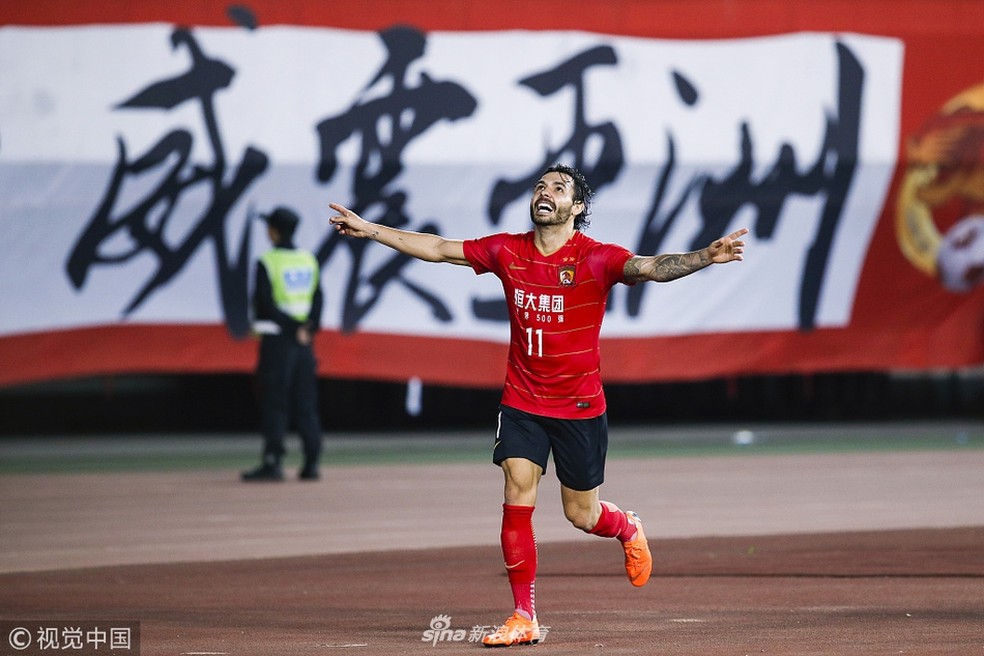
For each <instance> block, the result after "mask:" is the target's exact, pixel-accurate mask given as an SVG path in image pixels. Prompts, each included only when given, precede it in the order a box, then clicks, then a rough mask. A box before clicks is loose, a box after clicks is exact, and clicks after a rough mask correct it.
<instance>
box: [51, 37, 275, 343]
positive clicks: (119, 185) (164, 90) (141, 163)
mask: <svg viewBox="0 0 984 656" xmlns="http://www.w3.org/2000/svg"><path fill="white" fill-rule="evenodd" d="M171 43H172V46H173V47H174V48H175V49H177V48H179V47H183V48H184V49H186V50H187V51H188V53H189V54H190V56H191V66H190V68H189V69H188V70H187V72H185V73H183V74H181V75H178V76H176V77H172V78H169V79H165V80H162V81H159V82H155V83H153V84H150V85H149V86H147V87H146V88H144V89H143V90H141V91H140V92H138V93H137V94H135V95H134V96H132V97H131V98H129V99H127V100H125V101H123V102H122V103H120V104H119V105H118V106H117V109H119V110H137V109H153V110H172V109H175V108H177V107H179V106H182V105H184V104H186V103H197V104H198V106H199V108H200V110H201V116H202V120H203V122H204V126H205V131H206V134H207V135H208V144H209V146H210V147H211V156H212V160H211V161H210V162H196V161H193V160H192V149H193V145H194V136H193V134H192V132H191V131H190V130H187V129H174V130H172V131H170V132H168V133H167V134H165V135H164V136H163V137H161V138H160V140H159V141H157V142H156V143H155V144H153V145H152V146H150V148H148V150H147V151H146V152H145V153H143V154H142V155H140V156H138V157H135V158H134V159H132V160H131V159H130V156H129V154H128V152H127V146H126V142H125V141H124V140H123V139H122V138H118V139H117V150H118V158H117V163H116V166H115V168H114V171H113V174H112V177H111V180H110V182H109V187H108V188H107V190H106V192H105V194H104V195H103V198H102V201H101V202H100V204H99V206H98V208H97V209H96V211H95V214H93V216H92V217H91V218H90V220H89V222H88V224H87V225H86V227H85V229H84V231H83V232H82V234H81V236H80V237H79V239H78V241H77V243H76V244H75V246H74V248H73V249H72V252H71V254H70V256H69V258H68V262H67V264H66V269H67V273H68V277H69V279H70V280H71V282H72V284H73V285H74V286H75V288H76V289H81V288H82V287H83V286H84V285H85V282H86V278H87V276H88V275H89V273H90V272H91V270H92V269H93V268H94V267H97V266H118V265H120V264H122V263H125V262H128V261H130V260H133V259H134V258H137V257H138V256H142V255H145V254H148V253H149V254H151V255H152V256H153V257H154V258H155V261H156V264H157V266H156V270H155V271H154V273H153V275H152V276H151V277H150V278H149V279H148V280H146V281H145V282H144V283H143V285H142V287H141V288H140V289H139V290H138V292H137V293H136V295H135V296H134V297H133V298H132V299H131V300H130V302H129V303H128V304H127V305H126V308H125V309H124V310H123V315H124V316H127V315H129V314H130V313H132V312H133V311H134V310H136V309H137V308H139V307H140V306H141V304H143V303H144V302H145V301H146V300H147V299H148V298H149V297H150V296H151V295H152V294H154V292H156V291H158V290H160V289H161V288H163V287H165V286H166V285H167V284H168V283H169V282H170V281H171V280H172V279H173V278H174V277H175V276H176V275H177V274H178V273H179V272H180V271H181V270H182V268H183V267H184V266H185V264H186V263H187V262H188V261H189V260H190V259H191V257H192V256H193V255H194V254H195V253H196V252H197V251H198V249H199V248H200V247H201V246H202V244H204V243H206V242H211V244H212V246H213V253H214V256H215V259H216V269H217V271H218V285H219V290H220V296H221V303H222V310H223V315H224V318H225V321H226V324H227V327H228V329H229V331H230V333H232V334H233V335H235V336H244V335H246V334H247V332H248V327H249V322H248V289H247V287H248V280H249V278H248V266H249V251H248V249H249V236H250V228H249V224H248V223H247V225H246V228H245V229H244V231H243V233H242V235H241V237H240V240H239V246H238V251H237V253H236V255H235V257H232V258H231V257H230V256H229V255H228V253H227V252H226V243H227V242H226V239H227V234H226V233H227V227H226V221H227V217H228V216H229V213H230V210H231V208H232V207H233V205H234V204H235V203H236V202H237V201H238V200H239V199H240V198H241V197H242V196H243V194H244V193H245V192H246V191H247V189H248V188H249V187H250V185H251V184H252V183H253V182H254V181H255V180H256V179H257V178H258V177H259V176H260V175H261V174H262V173H263V172H264V171H265V170H266V168H267V165H268V158H267V156H266V155H265V154H264V153H263V152H261V151H260V150H257V149H256V148H253V147H251V146H250V147H247V148H246V150H245V152H244V153H243V155H242V158H241V159H240V161H239V163H238V165H236V166H235V167H234V170H232V172H231V179H229V180H228V181H227V176H228V174H229V169H230V168H233V167H231V166H230V165H229V164H228V163H227V159H226V153H225V148H224V146H223V142H222V137H221V134H220V130H219V122H218V117H217V116H216V111H215V101H214V96H215V94H217V93H218V92H219V91H221V90H222V89H225V88H227V87H229V85H230V84H231V82H232V79H233V77H234V75H235V71H234V70H233V69H232V68H231V67H230V66H229V65H228V64H226V63H225V62H223V61H220V60H217V59H212V58H210V57H208V56H207V55H206V54H205V53H204V52H203V51H202V49H201V47H200V45H199V44H198V42H197V41H196V39H195V37H194V35H193V34H192V33H191V32H190V31H189V30H186V29H180V28H179V29H175V30H174V31H173V33H172V35H171ZM148 180H152V182H150V183H148ZM131 187H132V189H131ZM145 189H146V192H143V193H142V196H141V197H140V198H138V199H137V200H136V201H134V202H129V199H130V197H131V196H133V195H135V194H139V193H141V192H137V191H134V190H141V191H142V190H145ZM202 191H204V192H205V194H206V197H207V200H206V202H205V204H204V207H203V208H202V209H201V212H200V214H199V216H197V218H196V221H195V222H194V224H193V225H192V227H191V229H190V230H188V231H187V232H186V233H185V234H184V235H183V238H182V239H181V240H180V241H179V242H178V243H176V244H172V243H171V242H170V241H169V240H168V228H169V225H170V222H171V221H172V219H174V218H175V216H176V215H177V214H176V211H177V207H178V205H179V203H180V201H182V199H184V198H187V197H188V196H189V195H191V194H200V193H201V192H202ZM125 199H126V200H125ZM124 204H125V207H124Z"/></svg>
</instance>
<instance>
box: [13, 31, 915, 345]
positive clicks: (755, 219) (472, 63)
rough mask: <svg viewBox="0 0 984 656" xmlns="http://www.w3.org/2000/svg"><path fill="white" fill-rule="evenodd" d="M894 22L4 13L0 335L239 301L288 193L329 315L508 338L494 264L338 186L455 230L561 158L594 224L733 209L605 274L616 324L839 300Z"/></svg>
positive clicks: (799, 309)
mask: <svg viewBox="0 0 984 656" xmlns="http://www.w3.org/2000/svg"><path fill="white" fill-rule="evenodd" d="M902 58H903V48H902V44H901V42H900V41H899V40H897V39H891V38H882V37H870V36H861V35H850V34H848V35H830V34H795V35H786V36H779V37H769V38H756V39H743V40H730V41H692V42H691V41H665V40H653V39H638V38H628V37H612V36H604V35H598V34H587V33H572V32H478V33H476V32H467V33H464V32H463V33H447V32H444V33H442V32H437V33H430V34H423V33H420V32H416V31H413V30H410V29H393V30H389V31H386V32H383V33H381V34H376V33H371V32H352V31H343V30H334V29H311V28H299V27H264V28H261V29H258V30H254V31H247V30H242V29H220V28H211V29H195V30H194V31H192V32H187V31H183V30H180V29H176V28H174V27H172V26H168V25H126V26H115V27H114V26H91V27H71V28H54V29H35V28H31V29H26V28H16V27H4V28H2V29H0V62H2V70H3V74H2V76H0V234H2V235H3V237H2V238H3V242H4V246H5V248H4V257H3V258H2V259H0V297H2V299H3V306H4V312H3V313H2V314H0V335H13V334H21V333H30V332H37V331H51V330H60V329H65V328H73V327H81V326H100V325H113V324H119V323H127V322H129V323H143V324H174V323H182V324H216V323H220V324H221V323H226V324H227V325H229V326H230V328H231V330H232V331H233V332H234V333H236V334H242V333H243V332H244V330H245V326H246V324H247V320H248V317H247V312H248V309H247V308H248V294H249V278H250V275H251V272H252V269H253V262H254V261H255V258H256V256H257V255H258V254H259V253H260V252H262V250H264V249H265V248H266V247H267V244H266V239H265V235H264V232H263V231H262V230H260V229H258V224H257V223H256V222H255V221H250V217H251V216H252V215H254V214H255V213H256V212H259V211H266V210H269V209H271V208H272V207H274V206H276V205H288V206H291V207H293V208H294V209H296V210H297V211H298V212H299V213H300V214H301V215H302V216H303V217H304V221H303V223H302V225H301V228H300V230H299V233H298V238H297V241H298V244H299V245H301V246H304V247H308V248H311V249H312V250H314V251H315V252H316V253H317V254H318V255H319V259H320V260H321V261H322V262H323V283H324V287H325V292H326V306H325V312H324V317H323V323H324V325H325V327H327V328H335V329H340V330H343V331H356V330H359V331H363V330H364V331H373V332H381V333H400V334H411V335H425V336H426V335H434V336H439V337H462V338H467V339H481V340H489V341H496V342H502V341H505V340H507V339H508V330H507V329H506V328H505V322H504V316H505V314H504V312H505V306H504V304H503V299H502V294H501V289H500V288H499V285H498V282H497V281H496V280H495V279H494V278H492V277H491V276H481V277H478V276H475V275H473V274H472V273H471V272H470V271H469V270H468V269H466V268H457V267H443V268H441V267H436V266H435V265H431V264H426V263H422V262H412V261H407V260H405V259H404V258H401V257H399V256H397V255H395V254H394V253H393V252H391V251H388V250H386V249H384V248H383V247H380V246H379V245H377V244H373V243H369V242H361V241H353V240H345V239H343V238H339V237H337V236H336V235H334V233H333V232H332V231H331V230H330V229H329V228H328V225H327V217H328V216H329V214H330V211H329V210H328V209H327V204H328V202H330V201H334V202H340V203H342V204H345V205H347V206H349V207H352V208H353V209H356V210H357V211H359V212H360V213H361V214H362V215H363V216H364V217H365V218H367V219H370V220H377V221H386V222H388V223H389V224H391V225H397V226H398V227H403V228H407V229H412V230H425V231H436V232H439V233H440V234H443V235H445V236H449V237H455V238H470V237H478V236H481V235H484V234H488V233H490V232H496V231H512V232H522V231H526V230H528V229H529V214H528V200H529V195H530V191H531V186H532V182H533V181H534V180H535V179H536V178H538V177H539V175H540V172H541V171H542V169H543V168H544V167H545V166H546V165H549V164H552V163H554V162H555V161H564V162H566V163H571V164H574V165H576V166H578V167H579V168H580V169H581V170H582V171H583V172H584V173H585V174H586V176H587V178H588V181H589V182H590V183H591V184H592V185H593V186H594V187H595V189H596V192H597V195H596V196H595V200H594V212H593V215H592V225H591V227H590V228H589V230H588V234H589V235H590V236H592V237H594V238H595V239H599V240H602V241H611V242H616V243H619V244H622V245H624V246H626V247H627V248H629V249H631V250H634V251H635V252H638V253H641V254H649V253H654V252H670V251H687V250H693V249H696V248H699V247H702V246H704V245H706V244H707V243H709V242H710V241H711V240H713V239H714V238H716V237H718V236H720V235H722V234H725V233H727V232H730V231H732V230H734V229H737V228H739V227H742V226H747V227H749V228H750V229H751V233H750V234H749V236H748V238H747V241H748V242H749V245H748V247H747V249H746V250H747V257H746V261H745V262H743V263H741V264H740V265H731V266H727V267H715V268H714V269H713V270H708V271H705V272H701V273H700V274H698V275H694V276H691V277H690V278H687V279H684V280H681V281H678V282H674V283H673V284H669V285H639V286H636V287H634V288H631V289H629V288H622V287H620V288H618V289H616V291H615V292H614V293H613V296H612V298H611V300H610V311H609V314H608V317H607V318H606V325H605V334H606V335H608V336H610V337H611V336H647V335H681V334H692V333H702V332H733V331H762V330H791V329H793V330H795V329H808V328H813V327H840V326H844V325H846V324H847V323H848V321H849V319H850V317H851V312H852V307H853V303H854V297H855V290H856V287H857V284H858V279H859V276H860V273H861V267H862V264H863V262H864V258H865V254H866V252H867V250H868V246H869V242H870V239H871V235H872V231H873V230H874V227H875V224H876V222H877V221H878V217H879V213H880V212H881V211H882V208H883V206H884V202H885V195H886V193H887V190H888V186H889V183H890V178H891V175H892V172H893V170H894V168H895V164H896V154H897V149H898V143H899V134H898V130H899V126H898V117H899V114H900V92H901V73H902Z"/></svg>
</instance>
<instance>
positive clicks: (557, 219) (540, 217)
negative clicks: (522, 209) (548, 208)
mask: <svg viewBox="0 0 984 656" xmlns="http://www.w3.org/2000/svg"><path fill="white" fill-rule="evenodd" d="M570 219H571V209H570V208H561V207H555V208H554V211H553V212H551V213H550V214H537V213H536V205H535V204H531V205H530V220H531V221H532V222H533V225H536V226H540V227H547V226H557V225H564V224H565V223H567V222H568V221H570Z"/></svg>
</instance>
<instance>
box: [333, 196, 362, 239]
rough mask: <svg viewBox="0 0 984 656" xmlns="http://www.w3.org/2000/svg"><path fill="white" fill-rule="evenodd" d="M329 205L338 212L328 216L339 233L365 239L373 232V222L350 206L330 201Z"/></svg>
mask: <svg viewBox="0 0 984 656" xmlns="http://www.w3.org/2000/svg"><path fill="white" fill-rule="evenodd" d="M328 207H330V208H331V209H333V210H335V211H336V212H338V214H336V215H335V216H330V217H328V221H329V222H330V223H331V225H332V226H334V228H335V230H336V231H337V232H338V233H339V234H341V235H345V236H346V237H361V238H363V239H364V238H366V237H369V236H370V235H372V234H373V230H372V224H371V223H369V222H368V221H366V220H365V219H363V218H362V217H361V216H359V215H358V214H356V213H355V212H353V211H352V210H350V209H349V208H347V207H345V206H343V205H339V204H338V203H328Z"/></svg>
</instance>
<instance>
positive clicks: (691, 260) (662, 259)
mask: <svg viewBox="0 0 984 656" xmlns="http://www.w3.org/2000/svg"><path fill="white" fill-rule="evenodd" d="M746 233H748V229H747V228H742V229H741V230H736V231H734V232H732V233H731V234H730V235H728V236H726V237H721V238H720V239H715V240H714V241H713V242H711V244H710V245H709V246H706V247H705V248H702V249H700V250H699V251H692V252H690V253H665V254H663V255H635V256H633V257H631V258H629V260H628V261H627V262H626V263H625V267H624V269H623V274H624V276H625V282H627V283H636V282H645V281H648V280H651V281H654V282H669V281H671V280H676V279H677V278H682V277H684V276H689V275H690V274H691V273H694V272H695V271H700V270H701V269H703V268H705V267H708V266H710V265H712V264H725V263H727V262H731V261H733V260H741V259H742V253H744V251H745V242H743V241H741V239H740V238H741V237H742V236H743V235H745V234H746Z"/></svg>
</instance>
